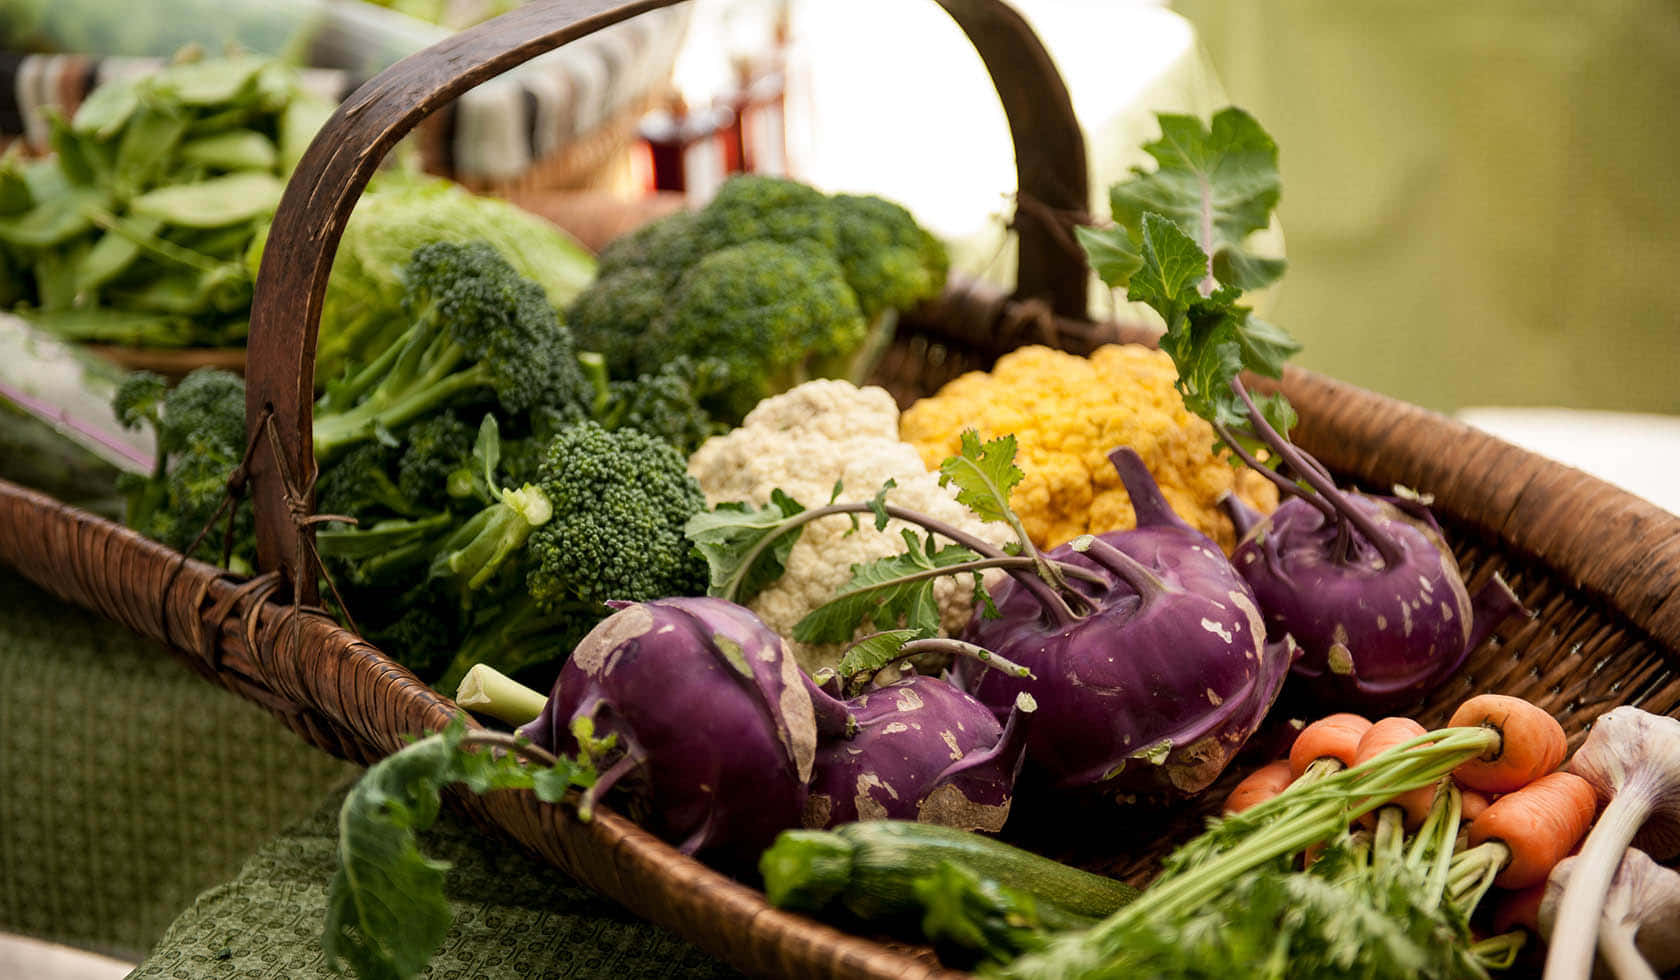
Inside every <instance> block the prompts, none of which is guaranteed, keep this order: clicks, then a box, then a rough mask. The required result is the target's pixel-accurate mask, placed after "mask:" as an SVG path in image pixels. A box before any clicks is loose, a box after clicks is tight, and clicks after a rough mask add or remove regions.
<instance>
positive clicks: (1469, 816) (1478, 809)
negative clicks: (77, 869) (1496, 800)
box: [1458, 786, 1493, 824]
mask: <svg viewBox="0 0 1680 980" xmlns="http://www.w3.org/2000/svg"><path fill="white" fill-rule="evenodd" d="M1459 796H1460V798H1461V799H1462V800H1463V802H1462V803H1461V804H1460V805H1459V814H1458V819H1459V822H1460V823H1465V824H1467V823H1469V822H1471V821H1472V820H1475V819H1476V818H1477V817H1479V816H1481V815H1482V811H1483V810H1486V809H1487V808H1488V807H1489V806H1490V805H1492V803H1493V798H1492V797H1490V796H1488V794H1486V793H1483V792H1481V791H1479V790H1473V789H1465V788H1464V787H1462V786H1461V787H1459Z"/></svg>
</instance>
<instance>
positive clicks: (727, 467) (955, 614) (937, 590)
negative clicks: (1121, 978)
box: [688, 380, 1012, 673]
mask: <svg viewBox="0 0 1680 980" xmlns="http://www.w3.org/2000/svg"><path fill="white" fill-rule="evenodd" d="M898 422H899V419H898V406H897V405H896V404H895V403H894V402H893V399H892V396H891V395H889V394H887V392H886V391H885V390H884V389H882V388H876V387H868V388H859V387H857V386H855V385H852V384H850V383H848V382H846V381H835V380H819V381H810V382H806V383H805V384H802V385H799V386H798V387H795V388H793V389H791V390H789V391H787V392H785V393H783V394H781V395H776V396H774V397H771V398H767V399H765V400H764V401H762V402H760V403H759V404H758V406H757V407H756V408H754V409H753V410H752V411H751V412H750V413H748V414H747V416H746V418H745V419H744V420H743V421H742V423H741V426H740V428H737V429H735V430H734V431H732V432H730V433H728V434H726V435H721V436H716V437H713V438H711V439H708V440H706V442H705V443H704V444H703V445H702V446H701V447H700V448H699V449H697V450H696V451H695V452H694V455H693V456H691V457H689V461H688V471H689V473H691V474H693V476H694V478H695V479H696V480H699V481H700V487H701V489H703V490H704V491H705V492H706V502H707V504H708V505H709V506H715V505H716V504H719V503H724V502H729V501H747V502H750V503H752V504H753V505H755V506H762V505H764V504H766V503H768V502H769V500H770V492H771V491H772V490H775V489H777V488H780V489H781V490H782V492H784V493H786V494H788V495H789V496H791V497H793V498H794V499H795V500H797V501H799V502H800V503H801V504H804V505H805V506H806V507H820V506H822V505H823V504H826V503H828V500H829V497H830V496H831V495H832V494H833V492H834V484H835V482H836V481H839V482H840V483H841V484H842V486H843V487H844V488H845V489H844V492H843V493H842V495H841V499H843V500H853V501H856V500H868V499H869V498H871V497H873V496H874V495H875V493H876V492H877V491H879V490H880V488H881V485H882V484H883V483H885V482H886V481H887V480H889V479H891V480H893V481H894V482H895V483H896V484H897V485H896V487H895V488H894V489H893V490H892V491H890V492H889V494H888V497H887V499H888V500H889V501H891V502H892V503H895V504H898V505H900V506H903V507H906V508H909V509H911V510H915V511H919V512H921V513H923V514H926V515H928V516H929V517H933V518H937V519H938V520H941V521H945V522H947V523H949V524H953V525H955V526H957V527H959V528H962V529H964V530H966V531H969V532H970V533H972V534H974V535H976V536H977V537H980V538H982V539H984V540H986V541H989V542H991V543H993V544H995V545H998V546H1000V547H1001V546H1002V545H1003V544H1004V543H1005V542H1007V541H1009V540H1011V537H1012V536H1011V534H1010V532H1009V529H1008V528H1007V527H1006V526H1004V525H1002V524H997V523H986V522H983V521H981V520H980V519H979V518H977V517H975V516H974V515H973V514H971V513H970V512H969V510H968V508H966V507H964V506H963V505H961V504H959V503H957V501H956V492H955V490H954V489H952V488H948V487H941V486H940V485H939V475H938V473H936V472H929V470H928V467H927V466H925V465H924V464H923V462H922V457H921V455H920V454H919V453H918V452H917V451H916V449H915V447H913V446H910V445H909V444H907V443H904V442H901V441H899V438H898ZM906 528H908V529H911V530H916V531H919V530H920V529H919V528H914V527H912V526H911V525H909V524H906V523H904V522H902V521H896V520H895V521H889V522H888V524H887V527H886V529H885V530H884V531H877V530H875V525H874V522H873V519H872V518H870V517H869V515H867V514H866V515H863V517H862V519H860V520H859V521H858V529H857V531H855V532H852V519H851V517H849V516H847V515H843V514H837V515H835V516H833V517H825V518H823V519H821V520H818V521H813V522H811V523H810V524H807V525H806V526H805V529H804V533H803V534H801V535H800V537H799V541H798V543H797V544H795V545H794V547H793V550H792V552H791V553H790V554H789V555H788V562H787V571H786V573H785V574H784V575H783V576H782V577H781V579H780V580H778V581H777V582H775V583H773V584H772V585H771V586H770V587H769V588H767V589H765V590H764V591H763V592H760V593H759V594H758V595H757V596H755V597H753V599H752V600H751V601H750V602H748V603H747V605H748V607H749V608H751V609H752V610H753V612H755V613H757V614H758V616H759V618H760V619H763V620H764V622H765V623H766V624H767V625H769V627H770V628H771V629H773V630H775V631H776V632H777V633H780V634H781V635H782V636H784V637H787V639H788V643H789V645H790V646H791V647H792V648H793V652H794V656H795V657H796V658H798V660H799V664H800V666H802V667H804V668H805V670H806V671H808V672H811V673H815V672H816V671H817V670H819V669H821V668H823V667H832V666H834V665H835V664H836V663H837V662H838V661H839V656H840V652H841V650H842V645H840V644H804V643H797V642H794V640H793V627H794V624H796V623H798V622H799V621H800V620H801V619H803V618H805V615H806V614H807V613H809V612H810V611H811V610H813V609H815V608H817V607H818V606H820V605H822V604H823V603H825V602H827V601H829V600H830V599H832V598H834V594H835V593H836V592H837V591H839V589H840V588H841V587H842V586H843V585H845V584H846V581H847V580H848V579H849V578H850V577H851V567H852V565H854V564H857V563H860V562H868V561H873V560H874V559H876V558H884V557H886V556H888V555H893V554H898V553H900V552H902V551H903V550H904V539H903V536H902V535H901V533H900V531H901V529H906ZM989 574H990V575H991V576H993V578H989V579H988V581H990V582H995V576H997V575H998V574H999V573H997V572H995V571H994V572H992V573H989ZM934 597H935V599H936V600H937V601H938V603H939V610H940V621H941V624H942V626H943V627H944V629H945V631H946V632H948V633H955V632H959V631H960V630H961V629H962V628H963V626H964V625H966V624H967V622H968V619H969V616H970V614H971V613H972V612H973V601H974V596H973V590H972V587H971V580H970V579H968V578H966V577H963V578H943V579H940V580H938V581H937V582H935V583H934Z"/></svg>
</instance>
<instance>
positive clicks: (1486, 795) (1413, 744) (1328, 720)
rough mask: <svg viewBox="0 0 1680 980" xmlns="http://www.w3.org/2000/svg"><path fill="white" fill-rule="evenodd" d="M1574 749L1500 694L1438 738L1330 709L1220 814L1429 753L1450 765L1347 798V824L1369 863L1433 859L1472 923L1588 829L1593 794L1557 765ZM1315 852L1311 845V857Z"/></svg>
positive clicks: (1551, 726)
mask: <svg viewBox="0 0 1680 980" xmlns="http://www.w3.org/2000/svg"><path fill="white" fill-rule="evenodd" d="M1449 747H1450V748H1449ZM1567 751H1568V749H1567V743H1566V740H1565V736H1564V732H1563V729H1562V727H1561V726H1560V725H1558V723H1557V721H1556V720H1555V719H1553V718H1552V717H1551V716H1550V715H1549V714H1547V713H1546V712H1544V711H1542V710H1540V709H1539V708H1537V707H1536V706H1535V705H1533V704H1531V703H1529V702H1527V701H1524V700H1522V699H1520V698H1513V697H1508V696H1505V695H1498V694H1483V695H1478V696H1476V697H1473V698H1470V699H1469V700H1467V701H1465V702H1464V703H1463V704H1462V705H1460V706H1459V708H1458V710H1457V711H1455V712H1454V713H1453V716H1452V718H1451V720H1450V721H1449V722H1448V724H1447V727H1445V728H1443V729H1439V730H1437V731H1434V732H1430V731H1427V730H1425V729H1424V727H1423V726H1422V725H1420V724H1418V723H1417V722H1416V721H1414V720H1412V719H1410V718H1401V717H1389V718H1381V719H1378V720H1376V721H1374V722H1373V721H1370V720H1368V719H1366V718H1363V717H1361V716H1359V715H1354V714H1346V713H1341V714H1333V715H1328V716H1326V717H1324V718H1321V719H1319V720H1318V721H1315V722H1313V723H1312V724H1310V725H1308V726H1306V727H1305V728H1303V729H1302V730H1301V732H1300V734H1299V735H1297V736H1296V738H1295V741H1294V743H1293V745H1291V747H1290V751H1289V757H1288V758H1287V759H1280V760H1277V761H1276V762H1272V763H1269V764H1267V765H1265V766H1262V767H1260V768H1259V769H1257V770H1256V771H1255V772H1253V773H1251V774H1250V775H1249V776H1248V777H1247V778H1246V779H1244V780H1243V781H1242V782H1241V783H1239V784H1238V785H1237V786H1236V788H1235V789H1233V790H1232V791H1231V794H1230V795H1229V796H1228V797H1227V798H1226V801H1225V813H1226V815H1227V818H1231V817H1234V816H1235V815H1238V814H1253V813H1255V811H1256V810H1257V809H1259V808H1262V807H1265V806H1268V805H1271V806H1276V803H1275V801H1276V800H1279V799H1286V798H1287V797H1288V796H1289V795H1290V794H1296V795H1300V796H1303V797H1305V796H1308V795H1310V794H1311V793H1312V791H1313V787H1314V786H1315V784H1317V785H1322V784H1323V783H1324V782H1325V781H1326V780H1327V779H1329V778H1331V777H1335V776H1337V775H1339V774H1340V775H1341V776H1343V777H1344V778H1350V779H1351V778H1353V777H1356V776H1358V775H1359V774H1361V773H1366V774H1371V775H1373V776H1375V775H1376V774H1379V773H1388V774H1399V773H1401V772H1402V771H1404V770H1407V769H1409V768H1416V767H1417V765H1419V764H1420V762H1421V760H1422V759H1425V758H1431V757H1433V758H1436V759H1437V761H1442V757H1443V756H1444V757H1445V759H1446V760H1455V761H1453V762H1452V764H1451V765H1450V766H1447V765H1444V764H1443V765H1442V766H1441V768H1442V770H1443V771H1442V774H1441V775H1440V776H1438V777H1437V778H1435V779H1433V780H1428V781H1421V782H1420V781H1413V780H1404V779H1395V780H1393V781H1392V782H1390V783H1388V785H1387V786H1385V787H1384V789H1382V790H1380V791H1378V792H1376V793H1374V794H1373V795H1372V796H1371V797H1367V798H1364V799H1360V800H1350V801H1349V803H1350V804H1351V805H1350V807H1349V819H1350V823H1351V822H1357V823H1358V824H1359V825H1360V826H1361V827H1362V828H1363V831H1364V832H1365V833H1366V834H1367V835H1368V843H1367V844H1366V845H1364V846H1367V847H1368V854H1369V860H1370V862H1371V864H1372V866H1374V867H1382V866H1383V865H1385V864H1388V863H1394V862H1422V863H1423V864H1426V865H1427V866H1428V870H1427V872H1426V875H1427V880H1428V881H1429V882H1430V885H1429V887H1430V888H1431V889H1438V890H1439V898H1440V899H1441V900H1442V901H1446V902H1450V903H1452V905H1453V906H1455V907H1456V908H1457V909H1458V910H1459V911H1460V912H1461V913H1462V914H1463V915H1465V916H1466V917H1468V916H1469V915H1470V913H1471V912H1472V911H1474V910H1475V909H1476V907H1477V906H1478V904H1479V903H1480V902H1481V900H1482V898H1483V897H1484V896H1485V895H1486V894H1487V892H1488V891H1489V889H1491V888H1493V887H1495V886H1497V887H1499V888H1502V889H1506V890H1509V891H1520V890H1523V889H1528V888H1531V887H1533V886H1535V885H1538V884H1543V883H1544V882H1545V880H1546V877H1547V875H1548V874H1549V873H1550V872H1551V869H1552V868H1553V867H1554V866H1555V865H1556V864H1557V863H1558V862H1559V861H1561V860H1563V858H1564V857H1566V856H1567V855H1568V854H1569V853H1570V852H1571V851H1572V850H1574V849H1575V848H1576V846H1577V845H1578V844H1579V843H1580V841H1581V839H1582V838H1583V837H1584V836H1585V835H1586V833H1587V830H1588V829H1589V828H1590V827H1591V826H1592V822H1593V818H1594V815H1595V813H1596V811H1597V802H1598V801H1597V797H1596V795H1595V793H1594V791H1593V788H1592V786H1591V785H1590V784H1588V783H1587V781H1586V780H1584V779H1582V778H1580V777H1579V776H1576V775H1574V774H1573V773H1569V772H1565V771H1561V770H1559V768H1558V767H1559V766H1560V765H1561V764H1562V763H1563V761H1564V757H1565V755H1566V754H1567ZM1367 782H1378V783H1380V782H1382V780H1381V779H1371V780H1367ZM1355 818H1357V820H1356V821H1355ZM1408 834H1410V835H1411V838H1410V844H1409V845H1408V844H1407V837H1406V835H1408ZM1313 852H1314V848H1313V847H1308V848H1306V849H1305V853H1306V857H1307V860H1309V861H1310V860H1311V859H1312V857H1313ZM1501 940H1502V941H1501V942H1498V943H1497V944H1491V945H1489V946H1488V949H1489V950H1490V951H1491V950H1493V949H1498V950H1499V952H1500V953H1502V954H1514V953H1515V950H1516V946H1517V945H1520V934H1519V933H1512V934H1510V935H1509V937H1501ZM1490 943H1491V941H1490ZM1489 965H1492V963H1490V964H1489Z"/></svg>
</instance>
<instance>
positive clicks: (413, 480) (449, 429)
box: [397, 411, 480, 510]
mask: <svg viewBox="0 0 1680 980" xmlns="http://www.w3.org/2000/svg"><path fill="white" fill-rule="evenodd" d="M477 439H478V428H477V427H476V426H472V425H468V424H467V422H466V420H464V419H463V418H462V417H461V416H460V415H458V414H456V413H455V412H448V411H446V412H443V413H440V414H438V415H433V416H430V417H427V418H424V419H421V420H420V421H418V422H416V423H414V424H413V425H411V426H409V427H408V429H407V430H406V431H404V432H403V447H402V454H401V455H400V456H399V457H398V458H397V487H398V489H399V490H401V492H402V494H403V496H405V497H407V498H408V499H410V500H412V501H414V502H415V503H416V504H418V505H419V506H420V507H421V508H425V509H428V510H444V509H446V508H450V507H459V506H462V503H463V501H469V500H471V499H472V498H473V497H474V496H475V495H476V493H477V484H478V482H480V481H479V479H478V476H477V474H476V473H475V472H474V470H475V467H474V465H473V444H474V443H475V442H476V441H477Z"/></svg>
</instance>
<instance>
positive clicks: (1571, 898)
mask: <svg viewBox="0 0 1680 980" xmlns="http://www.w3.org/2000/svg"><path fill="white" fill-rule="evenodd" d="M1650 782H1651V780H1649V779H1638V778H1635V779H1630V780H1629V781H1628V782H1627V783H1626V784H1624V785H1623V786H1622V787H1621V788H1620V789H1619V790H1617V791H1616V795H1615V796H1614V797H1612V798H1611V800H1610V803H1609V804H1608V805H1607V806H1605V808H1604V812H1603V813H1602V814H1601V815H1600V816H1599V818H1598V823H1596V824H1593V829H1592V833H1590V834H1588V835H1587V840H1586V843H1584V844H1582V845H1581V853H1580V855H1579V857H1578V858H1577V859H1576V861H1575V870H1574V872H1573V873H1572V874H1571V875H1570V876H1569V884H1568V886H1567V887H1565V888H1564V890H1563V899H1562V901H1560V902H1558V907H1557V915H1556V916H1555V917H1554V921H1555V922H1556V925H1555V926H1554V927H1553V929H1552V940H1551V945H1550V948H1549V950H1548V951H1547V953H1546V971H1545V973H1544V974H1543V976H1544V978H1545V980H1573V978H1577V977H1585V976H1587V975H1589V974H1590V973H1591V972H1592V962H1593V949H1594V948H1595V946H1596V944H1597V941H1598V938H1597V937H1598V928H1599V920H1600V919H1601V918H1603V915H1604V897H1605V895H1607V894H1609V892H1610V880H1611V879H1612V878H1614V877H1615V876H1616V869H1617V868H1618V867H1620V866H1621V863H1622V855H1623V854H1625V853H1627V849H1628V844H1629V843H1630V842H1631V841H1632V840H1633V835H1634V833H1635V832H1637V831H1638V830H1639V828H1640V827H1642V826H1644V824H1645V820H1646V818H1647V817H1649V816H1650V815H1651V811H1652V810H1654V809H1655V808H1656V797H1657V793H1656V791H1655V790H1653V788H1652V787H1651V786H1650V785H1649V783H1650Z"/></svg>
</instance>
